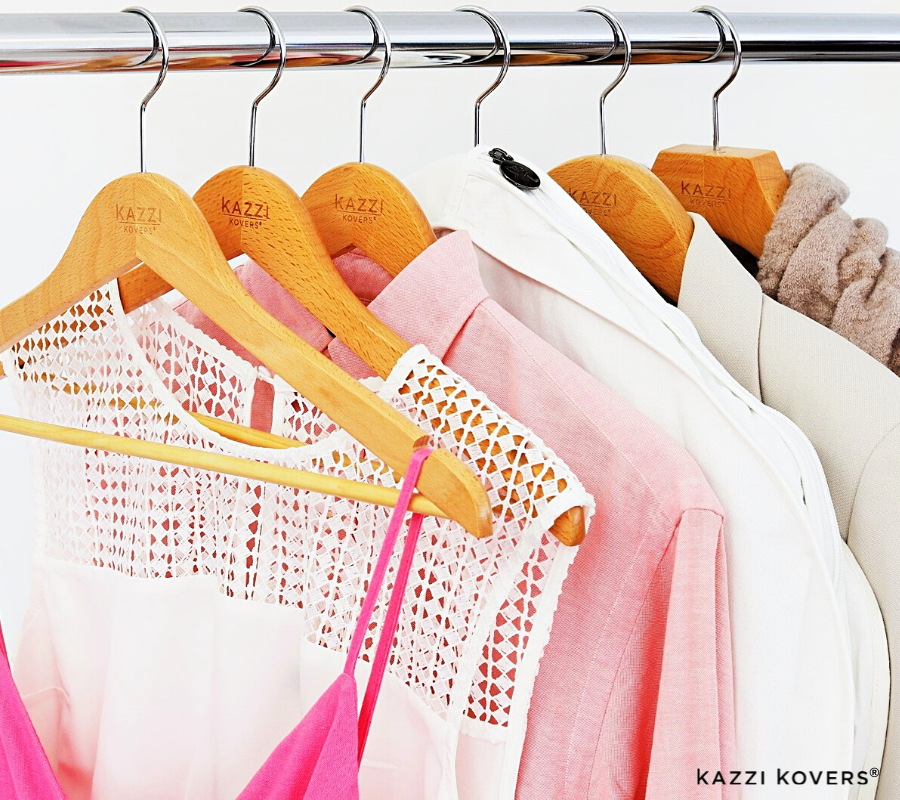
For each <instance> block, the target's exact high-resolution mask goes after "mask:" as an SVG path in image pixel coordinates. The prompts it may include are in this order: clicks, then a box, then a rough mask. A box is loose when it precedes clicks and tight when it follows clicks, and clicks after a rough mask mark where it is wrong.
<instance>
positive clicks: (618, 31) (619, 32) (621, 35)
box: [578, 6, 631, 156]
mask: <svg viewBox="0 0 900 800" xmlns="http://www.w3.org/2000/svg"><path fill="white" fill-rule="evenodd" d="M578 10H579V11H583V12H588V13H591V14H599V15H600V16H601V17H603V19H605V20H606V21H607V22H608V23H609V27H610V28H612V31H613V35H614V36H615V41H616V43H615V45H614V46H613V49H612V50H610V52H609V53H608V54H607V55H606V56H605V57H604V58H609V57H610V56H611V55H612V54H613V53H615V51H616V50H618V49H619V42H621V43H622V44H623V45H624V47H625V54H624V55H623V57H622V69H620V70H619V74H618V75H616V77H615V79H614V80H613V82H612V83H611V84H609V86H607V87H606V88H605V89H604V90H603V94H601V95H600V155H603V156H605V155H606V98H607V97H609V95H610V92H612V90H613V89H615V88H616V87H617V86H618V85H619V84H620V83H621V82H622V79H623V78H624V77H625V74H626V73H627V72H628V70H629V69H630V67H631V37H630V36H629V35H628V32H627V31H626V30H625V27H624V26H623V25H622V23H621V22H620V21H619V18H618V17H617V16H616V15H615V14H613V13H612V12H611V11H609V10H608V9H605V8H602V7H600V6H585V7H584V8H579V9H578Z"/></svg>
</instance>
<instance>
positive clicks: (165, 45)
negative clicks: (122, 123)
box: [122, 6, 169, 172]
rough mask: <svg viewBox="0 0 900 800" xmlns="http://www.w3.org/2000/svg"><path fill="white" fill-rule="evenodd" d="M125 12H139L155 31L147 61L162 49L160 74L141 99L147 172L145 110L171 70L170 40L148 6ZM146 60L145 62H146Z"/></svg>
mask: <svg viewBox="0 0 900 800" xmlns="http://www.w3.org/2000/svg"><path fill="white" fill-rule="evenodd" d="M122 11H123V13H126V14H137V15H138V16H141V17H143V18H144V19H145V20H147V23H148V24H149V25H150V30H151V31H152V32H153V52H151V53H150V55H149V56H148V57H147V59H146V61H149V60H150V59H152V58H153V57H154V56H155V55H156V51H157V50H161V51H162V65H161V66H160V68H159V75H157V77H156V83H155V84H154V85H153V88H152V89H151V90H150V91H149V92H147V95H146V96H145V97H144V99H143V100H142V101H141V113H140V122H139V130H140V148H141V172H146V171H147V169H146V166H145V161H144V112H145V111H146V110H147V104H148V103H149V102H150V100H151V99H152V98H153V95H155V94H156V93H157V92H158V91H159V87H160V86H162V84H163V81H164V80H165V79H166V73H168V71H169V40H168V39H167V38H166V32H165V31H164V30H163V28H162V25H160V24H159V22H158V21H157V19H156V17H154V16H153V14H151V13H150V12H149V11H147V9H146V8H141V7H140V6H129V7H128V8H123V9H122ZM146 61H145V62H144V63H146Z"/></svg>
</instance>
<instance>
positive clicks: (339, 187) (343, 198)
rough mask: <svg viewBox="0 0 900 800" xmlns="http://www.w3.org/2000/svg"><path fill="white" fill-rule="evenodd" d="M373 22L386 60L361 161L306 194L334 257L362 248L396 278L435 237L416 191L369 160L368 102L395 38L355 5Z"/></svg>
mask: <svg viewBox="0 0 900 800" xmlns="http://www.w3.org/2000/svg"><path fill="white" fill-rule="evenodd" d="M347 11H351V12H356V13H358V14H362V15H364V16H365V17H366V18H367V19H368V20H369V23H370V24H371V26H372V31H373V35H374V43H373V45H372V50H371V52H372V53H374V52H375V51H377V49H378V45H379V44H381V45H382V46H383V47H384V61H383V63H382V67H381V74H380V75H379V76H378V80H377V81H376V82H375V84H374V85H373V86H372V88H371V89H369V91H368V92H366V94H365V96H364V97H363V99H362V101H361V102H360V105H359V161H358V162H350V163H348V164H342V165H341V166H339V167H335V168H334V169H331V170H329V171H328V172H326V173H325V174H324V175H322V176H321V177H320V178H318V179H317V180H316V181H315V182H314V183H313V184H312V185H311V186H310V187H309V188H308V189H307V190H306V191H305V192H304V193H303V204H304V205H305V206H306V208H307V209H308V210H309V213H310V215H311V216H312V219H313V222H314V223H315V226H316V229H317V230H318V231H319V235H320V236H321V237H322V239H323V241H324V242H325V246H326V247H327V248H328V252H329V253H330V254H331V255H332V256H336V255H339V254H340V253H344V252H346V251H347V250H350V249H352V248H354V247H356V248H359V249H360V250H362V252H363V253H365V254H366V255H367V256H368V257H369V258H371V259H372V260H373V261H374V262H375V263H376V264H378V265H379V266H381V267H383V268H384V269H385V270H387V272H389V273H390V274H391V275H392V276H396V275H399V274H400V272H401V271H402V270H403V268H404V267H405V266H406V265H407V264H409V262H410V261H412V260H413V259H414V258H415V257H416V256H417V255H419V254H420V253H422V252H423V251H424V250H425V249H426V248H428V247H429V246H430V245H432V244H434V242H435V241H436V239H435V235H434V231H433V230H432V228H431V225H430V223H429V222H428V218H427V217H426V216H425V212H424V211H423V210H422V207H421V206H420V205H419V203H418V201H417V200H416V198H415V197H414V196H413V194H412V192H411V191H410V190H409V189H407V188H406V186H404V185H403V183H401V182H400V180H398V179H397V178H395V177H394V176H393V175H391V173H390V172H388V171H387V170H385V169H382V168H381V167H378V166H375V165H374V164H368V163H366V132H365V122H366V102H367V101H368V99H369V98H370V97H371V96H372V94H373V92H374V91H375V90H376V89H377V88H378V87H379V86H380V85H381V82H382V81H383V80H384V77H385V75H387V72H388V70H389V69H390V66H391V40H390V37H389V36H388V34H387V31H386V30H385V27H384V25H383V24H382V23H381V20H380V19H379V18H378V16H377V15H376V14H375V12H374V11H372V10H371V9H370V8H366V7H365V6H351V7H350V8H348V9H347Z"/></svg>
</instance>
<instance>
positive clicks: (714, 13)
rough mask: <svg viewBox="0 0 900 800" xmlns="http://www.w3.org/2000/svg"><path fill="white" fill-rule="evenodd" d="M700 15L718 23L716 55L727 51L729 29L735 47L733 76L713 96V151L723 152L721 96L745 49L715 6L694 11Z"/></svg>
mask: <svg viewBox="0 0 900 800" xmlns="http://www.w3.org/2000/svg"><path fill="white" fill-rule="evenodd" d="M693 10H694V11H695V12H696V13H698V14H706V15H707V16H708V17H712V18H713V20H714V21H715V23H716V27H717V28H718V29H719V45H720V46H719V49H718V50H717V51H716V54H717V55H718V54H719V53H721V52H722V50H724V49H725V39H726V35H725V30H726V28H727V29H728V33H730V34H731V42H732V44H733V46H734V60H733V62H732V65H731V74H730V75H729V76H728V79H727V80H726V81H725V83H723V84H722V85H721V86H720V87H719V88H718V89H716V92H715V94H714V95H713V150H716V151H718V150H721V146H720V145H719V96H720V95H721V94H722V92H724V91H725V90H726V89H727V88H728V87H729V86H731V83H732V81H733V80H734V79H735V78H736V77H737V74H738V70H740V68H741V59H742V57H743V48H742V46H741V37H740V36H738V33H737V30H735V27H734V25H732V23H731V20H730V19H728V17H727V16H725V14H723V13H722V12H721V11H719V9H718V8H716V7H715V6H698V7H697V8H695V9H693Z"/></svg>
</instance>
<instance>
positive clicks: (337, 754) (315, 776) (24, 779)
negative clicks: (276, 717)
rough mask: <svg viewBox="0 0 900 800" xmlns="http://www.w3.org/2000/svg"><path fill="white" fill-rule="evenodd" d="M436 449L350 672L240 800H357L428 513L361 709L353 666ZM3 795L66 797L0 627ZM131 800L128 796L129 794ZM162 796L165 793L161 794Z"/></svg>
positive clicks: (372, 598) (392, 538)
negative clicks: (22, 694)
mask: <svg viewBox="0 0 900 800" xmlns="http://www.w3.org/2000/svg"><path fill="white" fill-rule="evenodd" d="M430 454H431V450H429V449H427V448H423V449H420V450H417V451H416V452H414V453H413V456H412V458H411V459H410V462H409V468H408V470H407V473H406V477H405V478H404V480H403V484H402V486H401V489H400V495H399V497H398V499H397V506H396V508H395V509H394V512H393V513H392V514H391V520H390V524H389V525H388V529H387V533H386V534H385V538H384V543H383V545H382V548H381V552H380V553H379V555H378V561H377V562H376V564H375V569H374V571H373V573H372V579H371V581H370V583H369V589H368V591H367V592H366V596H365V599H364V601H363V605H362V609H361V611H360V615H359V620H358V621H357V623H356V628H355V630H354V631H353V638H352V639H351V641H350V649H349V652H348V653H347V660H346V663H345V665H344V671H343V672H342V673H341V674H340V675H339V676H338V677H337V679H336V680H335V682H334V683H333V684H332V685H331V686H330V687H329V688H328V690H327V691H326V692H325V694H323V695H322V697H321V698H319V700H318V701H317V702H316V704H315V705H314V706H313V707H312V708H311V709H310V710H309V711H308V712H307V714H306V716H305V717H304V718H303V719H302V720H301V722H300V723H299V724H298V725H297V727H296V728H294V730H293V731H291V733H289V734H288V735H287V737H285V739H284V740H283V741H282V742H281V744H279V745H278V747H277V748H276V749H275V751H274V752H273V753H272V755H271V756H269V758H268V759H267V760H266V762H265V764H263V766H262V767H261V768H260V770H259V772H257V773H256V775H255V776H254V777H253V779H252V780H251V781H250V783H249V784H248V785H247V787H246V788H245V789H244V791H242V792H241V794H240V796H239V797H238V800H287V798H292V800H358V798H359V764H360V762H361V761H362V756H363V751H364V750H365V746H366V738H367V736H368V733H369V727H370V725H371V722H372V714H373V713H374V711H375V704H376V703H377V701H378V693H379V691H380V689H381V683H382V679H383V678H384V671H385V668H386V667H387V663H388V658H389V657H390V653H391V646H392V644H393V642H394V636H395V634H396V632H397V623H398V621H399V619H400V610H401V607H402V603H403V593H404V591H405V589H406V584H407V580H408V578H409V572H410V569H411V568H412V563H413V556H414V555H415V551H416V542H417V541H418V538H419V533H420V531H421V530H422V521H423V517H422V515H421V514H413V515H412V519H411V521H410V524H409V532H408V534H407V537H406V543H405V545H404V547H403V554H402V555H401V558H400V564H399V566H398V568H397V575H396V578H395V580H394V586H393V589H392V592H391V598H390V601H389V603H388V610H387V614H386V616H385V623H384V630H383V631H382V634H381V637H380V639H379V641H378V648H377V649H376V651H375V658H374V659H373V661H372V671H371V673H370V675H369V682H368V685H367V686H366V693H365V696H364V697H363V703H362V708H361V710H360V711H359V714H358V716H357V688H356V678H355V677H354V670H355V668H356V662H357V659H358V658H359V654H360V652H361V650H362V646H363V641H364V639H365V638H366V637H367V636H368V635H370V629H369V622H370V620H371V618H372V612H373V611H374V610H375V604H376V603H377V601H378V594H379V592H380V590H381V586H382V584H383V583H384V578H385V574H386V573H387V568H388V564H389V562H390V560H391V554H392V553H393V552H394V546H395V545H396V543H397V537H398V535H399V533H400V527H401V525H402V524H403V518H404V517H405V516H406V512H407V510H408V509H409V503H410V500H411V499H412V495H413V490H414V488H415V485H416V482H417V481H418V479H419V475H420V474H421V472H422V465H423V464H424V463H425V460H426V459H427V458H428V456H429V455H430ZM0 756H2V758H0V798H3V800H54V799H55V800H65V796H64V794H63V792H62V789H60V786H59V783H58V782H57V780H56V776H55V775H54V774H53V771H52V769H51V768H50V763H49V762H48V760H47V757H46V755H45V753H44V750H43V748H42V747H41V743H40V741H39V739H38V737H37V734H36V733H35V730H34V727H33V726H32V724H31V720H30V719H29V718H28V713H27V712H26V711H25V706H24V705H23V704H22V698H21V697H20V696H19V692H18V690H17V689H16V686H15V684H14V683H13V679H12V674H11V672H10V669H9V660H8V657H7V653H6V645H5V643H4V641H3V635H2V632H0ZM123 800H124V798H123ZM160 800H162V798H161V799H160Z"/></svg>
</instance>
